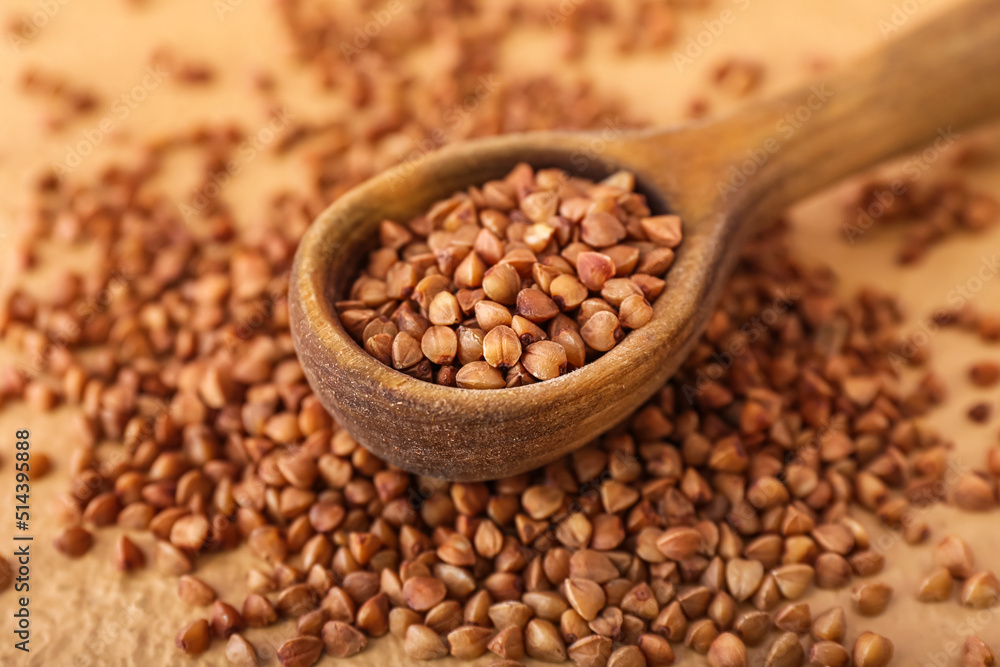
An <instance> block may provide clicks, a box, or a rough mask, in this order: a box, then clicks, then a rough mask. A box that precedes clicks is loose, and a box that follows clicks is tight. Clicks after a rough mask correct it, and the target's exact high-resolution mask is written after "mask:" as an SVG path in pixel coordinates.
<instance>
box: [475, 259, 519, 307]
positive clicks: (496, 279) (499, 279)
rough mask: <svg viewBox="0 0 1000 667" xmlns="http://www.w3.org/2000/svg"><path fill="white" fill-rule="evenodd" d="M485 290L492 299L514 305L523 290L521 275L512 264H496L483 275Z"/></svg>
mask: <svg viewBox="0 0 1000 667" xmlns="http://www.w3.org/2000/svg"><path fill="white" fill-rule="evenodd" d="M483 291H484V292H485V293H486V296H487V297H489V298H490V299H491V300H492V301H495V302H497V303H500V304H504V305H508V306H511V305H514V304H515V303H516V302H517V293H518V292H520V291H521V276H520V275H518V273H517V271H516V270H515V269H514V267H513V266H511V265H510V264H496V265H495V266H492V267H490V269H489V270H488V271H486V273H485V274H484V276H483Z"/></svg>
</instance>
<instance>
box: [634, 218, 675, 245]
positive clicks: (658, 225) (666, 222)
mask: <svg viewBox="0 0 1000 667" xmlns="http://www.w3.org/2000/svg"><path fill="white" fill-rule="evenodd" d="M639 222H640V224H641V225H642V230H643V231H644V232H646V236H648V237H649V240H650V241H652V242H653V243H659V244H661V245H665V246H667V247H668V248H676V247H677V246H678V245H679V244H680V242H681V219H680V216H677V215H657V216H652V217H648V218H643V219H642V220H640V221H639Z"/></svg>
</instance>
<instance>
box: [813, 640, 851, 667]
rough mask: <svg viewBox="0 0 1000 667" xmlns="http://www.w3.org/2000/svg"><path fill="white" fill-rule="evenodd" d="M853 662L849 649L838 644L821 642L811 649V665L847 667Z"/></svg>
mask: <svg viewBox="0 0 1000 667" xmlns="http://www.w3.org/2000/svg"><path fill="white" fill-rule="evenodd" d="M850 662H851V656H850V654H849V653H848V652H847V649H846V648H844V647H843V646H841V645H840V644H838V643H836V642H831V641H825V640H824V641H819V642H816V643H815V644H813V645H812V647H811V648H810V649H809V664H811V665H824V666H825V667H846V666H847V665H848V664H850Z"/></svg>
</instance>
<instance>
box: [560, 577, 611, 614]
mask: <svg viewBox="0 0 1000 667" xmlns="http://www.w3.org/2000/svg"><path fill="white" fill-rule="evenodd" d="M566 599H567V600H568V601H569V604H570V605H571V606H572V607H573V609H575V610H576V612H577V613H578V614H580V616H582V617H583V619H584V620H586V621H592V620H594V619H595V618H597V614H598V613H600V611H601V609H603V608H604V604H605V601H606V598H605V595H604V589H603V588H601V585H600V584H598V583H597V582H595V581H591V580H589V579H567V580H566Z"/></svg>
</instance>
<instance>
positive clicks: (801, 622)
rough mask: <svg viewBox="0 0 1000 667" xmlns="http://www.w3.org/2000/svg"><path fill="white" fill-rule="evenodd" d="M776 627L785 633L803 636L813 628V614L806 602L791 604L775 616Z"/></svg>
mask: <svg viewBox="0 0 1000 667" xmlns="http://www.w3.org/2000/svg"><path fill="white" fill-rule="evenodd" d="M774 625H775V626H776V627H777V628H778V629H779V630H781V631H783V632H794V633H795V634H798V635H802V634H805V633H807V632H809V628H810V626H812V613H811V612H810V611H809V605H808V604H806V603H805V602H797V603H790V604H787V605H785V606H784V607H782V608H781V609H780V610H778V612H777V613H776V614H775V615H774Z"/></svg>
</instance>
